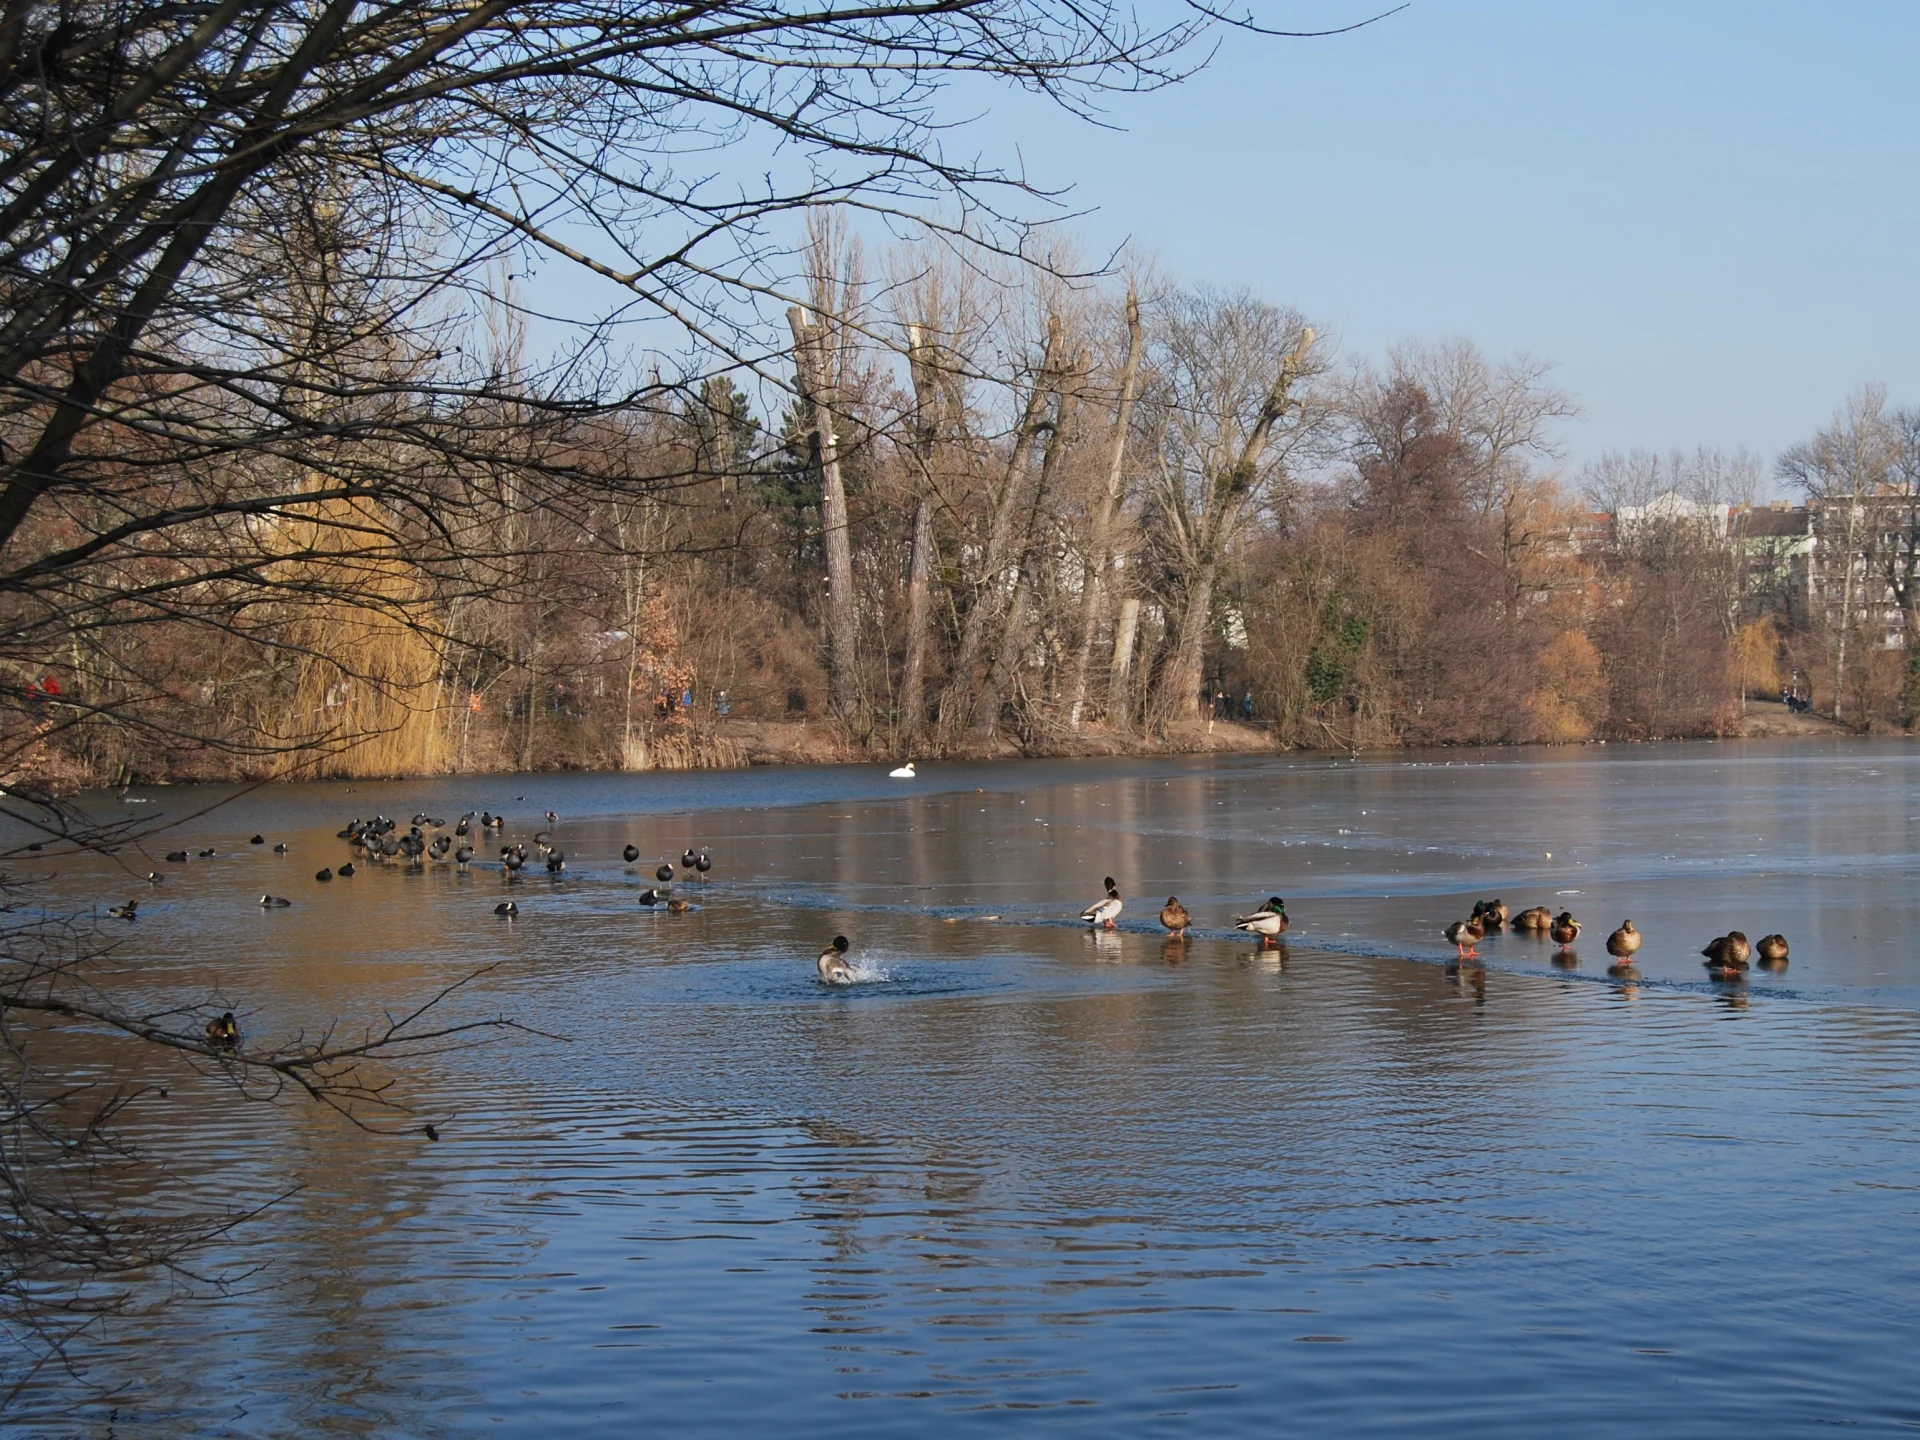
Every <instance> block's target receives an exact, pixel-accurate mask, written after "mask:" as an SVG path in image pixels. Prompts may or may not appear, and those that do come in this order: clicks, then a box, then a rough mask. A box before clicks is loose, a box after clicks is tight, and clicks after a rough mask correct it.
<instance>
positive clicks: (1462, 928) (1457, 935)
mask: <svg viewBox="0 0 1920 1440" xmlns="http://www.w3.org/2000/svg"><path fill="white" fill-rule="evenodd" d="M1442 933H1443V934H1444V935H1445V936H1446V937H1447V939H1449V940H1451V941H1452V942H1453V943H1454V947H1455V948H1456V949H1458V950H1459V952H1460V958H1461V959H1462V960H1473V959H1477V958H1478V957H1479V954H1480V952H1479V950H1477V949H1476V948H1475V947H1476V946H1478V945H1479V943H1480V942H1481V941H1482V940H1484V939H1485V938H1486V936H1487V926H1486V921H1485V918H1484V912H1479V913H1476V914H1475V915H1474V917H1473V918H1472V919H1471V920H1456V921H1454V922H1453V923H1452V924H1451V925H1449V926H1447V928H1446V929H1445V930H1444V931H1443V932H1442Z"/></svg>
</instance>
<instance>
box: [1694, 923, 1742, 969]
mask: <svg viewBox="0 0 1920 1440" xmlns="http://www.w3.org/2000/svg"><path fill="white" fill-rule="evenodd" d="M1700 953H1701V954H1702V955H1704V956H1706V957H1707V970H1708V971H1709V972H1710V973H1712V974H1715V975H1738V974H1739V973H1740V972H1741V971H1742V970H1744V969H1746V968H1747V957H1748V956H1750V955H1751V954H1752V953H1753V947H1752V946H1751V945H1749V944H1748V943H1747V937H1746V936H1745V935H1742V934H1741V933H1740V932H1739V931H1738V930H1729V931H1728V932H1727V933H1726V934H1725V935H1722V936H1720V937H1718V938H1717V939H1714V940H1709V941H1708V942H1707V948H1706V949H1704V950H1702V951H1701V952H1700Z"/></svg>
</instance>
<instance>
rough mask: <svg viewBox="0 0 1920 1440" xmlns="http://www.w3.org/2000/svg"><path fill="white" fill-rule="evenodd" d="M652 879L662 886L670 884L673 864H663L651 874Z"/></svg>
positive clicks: (669, 862)
mask: <svg viewBox="0 0 1920 1440" xmlns="http://www.w3.org/2000/svg"><path fill="white" fill-rule="evenodd" d="M653 878H654V879H656V880H658V881H659V882H660V883H661V884H663V885H667V884H671V883H672V881H673V862H672V861H670V860H669V861H665V862H663V863H662V864H661V866H660V868H659V869H658V870H656V871H654V872H653Z"/></svg>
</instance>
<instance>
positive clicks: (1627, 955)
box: [1607, 920, 1646, 965]
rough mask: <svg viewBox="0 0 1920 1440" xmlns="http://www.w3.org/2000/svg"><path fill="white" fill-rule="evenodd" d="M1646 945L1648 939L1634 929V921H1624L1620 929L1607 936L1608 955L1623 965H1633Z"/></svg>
mask: <svg viewBox="0 0 1920 1440" xmlns="http://www.w3.org/2000/svg"><path fill="white" fill-rule="evenodd" d="M1645 943H1646V937H1645V936H1644V935H1642V934H1641V933H1640V932H1639V931H1638V930H1636V929H1634V928H1633V921H1631V920H1622V921H1621V922H1620V928H1619V929H1618V930H1616V931H1614V932H1613V933H1612V934H1611V935H1609V936H1607V954H1609V955H1611V956H1613V958H1614V959H1616V960H1618V961H1619V962H1620V963H1621V964H1622V965H1631V964H1632V963H1633V957H1634V956H1635V955H1638V954H1639V953H1640V947H1641V946H1642V945H1643V944H1645Z"/></svg>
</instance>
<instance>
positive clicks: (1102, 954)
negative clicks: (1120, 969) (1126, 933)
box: [1087, 930, 1124, 961]
mask: <svg viewBox="0 0 1920 1440" xmlns="http://www.w3.org/2000/svg"><path fill="white" fill-rule="evenodd" d="M1087 945H1088V947H1089V948H1090V949H1091V950H1092V951H1093V958H1094V959H1096V960H1109V961H1112V960H1119V959H1121V958H1122V957H1123V954H1124V952H1123V951H1122V949H1121V944H1120V932H1119V931H1117V930H1089V931H1088V932H1087Z"/></svg>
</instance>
